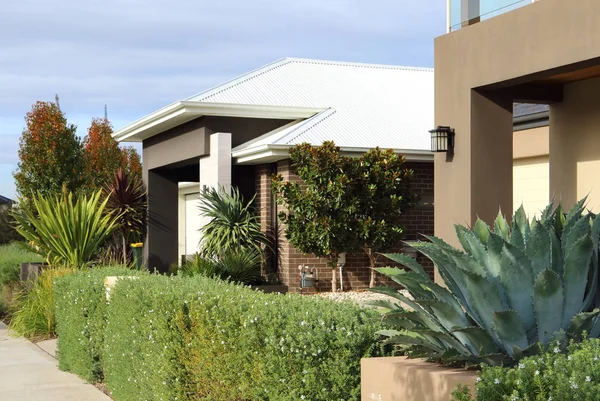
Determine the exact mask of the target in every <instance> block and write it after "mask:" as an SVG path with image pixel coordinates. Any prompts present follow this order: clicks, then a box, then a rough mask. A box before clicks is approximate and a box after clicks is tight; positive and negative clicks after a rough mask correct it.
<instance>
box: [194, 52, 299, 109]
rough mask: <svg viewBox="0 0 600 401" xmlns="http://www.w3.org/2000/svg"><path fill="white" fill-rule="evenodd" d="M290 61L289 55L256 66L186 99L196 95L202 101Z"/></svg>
mask: <svg viewBox="0 0 600 401" xmlns="http://www.w3.org/2000/svg"><path fill="white" fill-rule="evenodd" d="M290 62H291V60H290V58H289V57H284V58H282V59H279V60H276V61H273V62H272V63H269V64H265V65H263V66H262V67H259V68H256V69H254V70H252V71H250V72H246V73H244V74H242V75H239V76H237V77H235V78H233V79H230V80H229V81H227V82H224V83H222V84H219V85H217V86H213V87H212V88H210V89H207V90H205V91H202V92H200V93H198V94H196V95H194V96H190V97H189V98H187V99H186V100H190V99H193V98H195V97H199V96H202V97H201V98H200V99H197V100H196V101H198V102H201V101H203V100H205V99H208V98H210V97H213V96H215V95H217V94H219V93H222V92H224V91H226V90H229V89H231V88H234V87H236V86H238V85H240V84H242V83H244V82H247V81H249V80H251V79H253V78H256V77H258V76H261V75H263V74H266V73H267V72H269V71H272V70H274V69H276V68H279V67H281V66H284V65H286V64H288V63H290Z"/></svg>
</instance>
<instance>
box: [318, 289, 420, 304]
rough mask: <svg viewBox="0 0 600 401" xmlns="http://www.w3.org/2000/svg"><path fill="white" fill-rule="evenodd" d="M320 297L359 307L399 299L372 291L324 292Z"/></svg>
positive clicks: (404, 292)
mask: <svg viewBox="0 0 600 401" xmlns="http://www.w3.org/2000/svg"><path fill="white" fill-rule="evenodd" d="M401 292H402V293H403V294H404V295H405V296H408V293H407V292H406V291H401ZM318 296H321V297H323V298H328V299H331V300H334V301H352V302H355V303H357V304H359V305H364V304H366V303H368V302H372V301H377V300H384V301H395V302H398V300H397V299H395V298H392V297H388V296H387V295H383V294H377V293H375V292H370V291H346V292H322V293H319V294H318Z"/></svg>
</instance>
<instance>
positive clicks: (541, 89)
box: [434, 0, 600, 244]
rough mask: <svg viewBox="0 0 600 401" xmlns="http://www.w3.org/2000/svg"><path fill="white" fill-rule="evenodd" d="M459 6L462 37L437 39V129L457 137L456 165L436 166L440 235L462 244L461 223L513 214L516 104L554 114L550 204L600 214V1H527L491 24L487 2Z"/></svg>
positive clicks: (467, 0)
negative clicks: (580, 206)
mask: <svg viewBox="0 0 600 401" xmlns="http://www.w3.org/2000/svg"><path fill="white" fill-rule="evenodd" d="M453 2H454V0H453ZM455 3H456V6H455V8H456V10H458V11H455V13H456V12H457V13H458V15H459V16H460V29H458V30H456V31H453V32H451V33H448V34H446V35H443V36H441V37H439V38H437V39H436V40H435V122H436V125H449V126H451V127H453V128H454V129H455V132H456V141H455V152H454V155H453V157H446V156H447V155H436V157H435V163H434V164H435V184H434V185H435V199H436V200H437V199H445V200H447V201H446V202H436V203H435V232H436V235H438V236H441V237H443V238H445V239H447V240H448V241H450V242H451V243H455V244H456V243H457V240H456V237H455V235H454V233H453V229H452V222H453V221H464V222H467V223H473V222H474V220H475V219H476V218H477V216H479V217H481V218H482V219H484V220H485V221H487V222H490V221H492V220H493V218H494V216H495V215H496V213H497V211H498V208H502V209H503V210H512V208H513V202H514V197H513V184H514V179H515V175H514V174H513V156H514V153H515V152H514V141H513V135H511V133H512V126H513V109H512V107H511V106H512V104H513V102H526V103H537V104H548V105H549V107H548V115H549V128H548V141H547V146H548V196H549V198H550V197H551V198H553V199H556V200H559V201H561V202H562V204H563V206H564V207H566V208H569V207H571V206H572V205H573V204H574V203H575V202H576V201H577V200H578V199H581V198H583V197H584V196H586V195H587V196H588V207H589V208H590V209H591V210H594V211H598V208H599V206H600V193H599V191H598V178H597V171H598V167H599V166H600V150H599V149H600V147H599V145H600V144H599V143H598V142H599V141H600V136H599V135H598V134H597V127H598V123H599V118H600V117H599V116H600V113H598V111H599V110H598V108H599V107H600V106H598V103H597V102H596V101H595V100H594V97H595V94H596V93H597V90H598V86H599V85H600V43H599V42H598V38H599V37H600V36H599V34H600V2H598V1H595V0H571V1H563V0H540V1H536V2H533V3H530V4H527V3H528V2H527V3H523V4H522V6H521V7H519V8H517V9H515V10H511V11H509V12H505V13H501V14H500V15H496V16H493V17H492V18H489V19H486V20H484V21H481V20H482V19H483V12H482V7H483V6H484V4H483V2H482V1H480V0H464V1H462V2H455ZM459 3H460V4H459Z"/></svg>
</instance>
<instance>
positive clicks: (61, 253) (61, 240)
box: [15, 191, 117, 268]
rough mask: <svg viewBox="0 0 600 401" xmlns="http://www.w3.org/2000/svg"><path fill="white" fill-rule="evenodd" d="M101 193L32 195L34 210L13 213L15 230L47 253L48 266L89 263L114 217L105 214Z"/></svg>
mask: <svg viewBox="0 0 600 401" xmlns="http://www.w3.org/2000/svg"><path fill="white" fill-rule="evenodd" d="M101 194H102V192H101V191H98V192H96V193H95V194H93V195H91V196H90V197H89V198H88V197H87V196H83V195H80V196H78V197H77V199H76V200H75V201H73V194H72V193H69V194H66V193H64V194H63V196H62V197H45V196H42V195H40V194H38V195H37V196H34V197H33V205H34V209H35V210H31V209H23V212H22V213H19V214H15V218H16V220H17V222H18V226H17V231H18V232H19V234H21V235H22V236H23V237H24V238H25V239H26V240H27V241H29V242H30V243H31V244H32V245H33V246H36V247H37V248H39V250H40V253H42V254H45V255H47V259H48V262H49V263H50V264H51V265H68V266H71V267H75V268H79V267H83V266H84V265H85V264H87V263H88V262H90V261H91V260H92V258H94V257H95V256H96V254H97V252H98V249H99V248H100V246H101V245H102V244H103V243H104V242H105V241H106V240H107V239H108V238H109V237H110V236H111V235H112V233H113V231H114V230H115V229H116V227H117V225H116V221H115V219H116V217H117V216H114V215H105V214H104V213H103V212H104V208H105V206H106V203H107V201H108V199H106V200H104V201H103V202H102V201H101V200H100V197H101Z"/></svg>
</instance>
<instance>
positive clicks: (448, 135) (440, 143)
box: [429, 125, 454, 153]
mask: <svg viewBox="0 0 600 401" xmlns="http://www.w3.org/2000/svg"><path fill="white" fill-rule="evenodd" d="M429 133H430V134H431V151H432V152H449V153H453V152H454V128H450V127H446V126H443V125H438V127H437V128H435V129H432V130H431V131H429Z"/></svg>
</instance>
